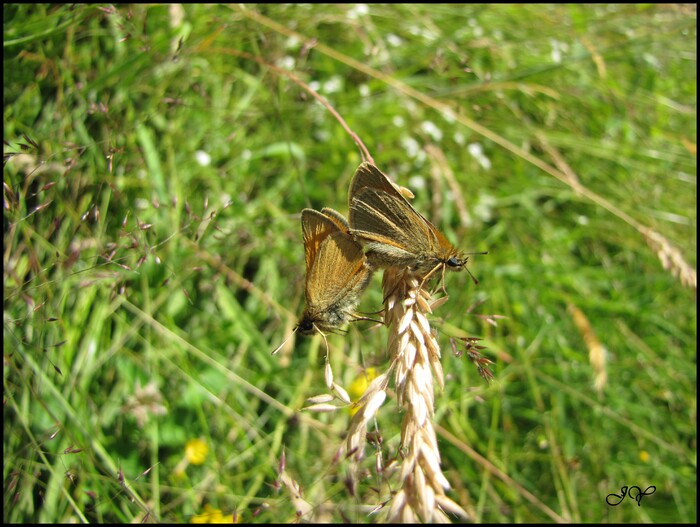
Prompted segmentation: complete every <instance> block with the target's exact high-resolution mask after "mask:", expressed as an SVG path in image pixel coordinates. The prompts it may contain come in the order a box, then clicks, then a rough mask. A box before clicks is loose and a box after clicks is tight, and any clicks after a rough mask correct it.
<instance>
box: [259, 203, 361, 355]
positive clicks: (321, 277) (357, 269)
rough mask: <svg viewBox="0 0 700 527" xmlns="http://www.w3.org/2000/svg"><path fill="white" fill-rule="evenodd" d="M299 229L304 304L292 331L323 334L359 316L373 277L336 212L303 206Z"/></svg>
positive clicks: (304, 333) (342, 220)
mask: <svg viewBox="0 0 700 527" xmlns="http://www.w3.org/2000/svg"><path fill="white" fill-rule="evenodd" d="M301 229H302V232H303V235H304V251H305V253H306V289H305V295H306V307H305V308H304V312H303V313H302V315H301V318H300V319H299V322H298V323H297V325H296V327H295V328H294V331H295V332H297V331H298V332H299V333H301V334H302V335H311V334H313V333H316V332H318V333H321V334H322V335H323V332H324V331H334V330H336V329H338V328H339V327H340V326H342V325H343V324H345V323H346V322H349V321H350V320H351V319H352V318H361V317H357V316H356V315H355V309H356V308H357V305H358V304H359V302H360V296H361V295H362V293H363V291H364V290H365V289H366V288H367V285H368V284H369V280H370V278H371V277H372V268H371V267H370V265H369V263H368V262H367V259H366V258H365V255H364V252H363V250H362V246H361V245H360V244H359V243H357V242H356V241H355V240H353V239H352V236H350V234H349V233H348V229H349V226H348V222H347V220H346V219H345V218H344V217H343V215H342V214H340V213H339V212H336V211H335V210H333V209H329V208H324V209H323V210H322V211H321V212H318V211H316V210H313V209H304V210H303V211H302V212H301ZM285 343H286V340H285V342H283V343H282V344H281V345H280V346H279V347H278V348H277V349H276V350H275V351H273V352H272V353H273V354H274V353H276V352H277V351H279V350H280V349H281V348H282V346H283V345H284V344H285Z"/></svg>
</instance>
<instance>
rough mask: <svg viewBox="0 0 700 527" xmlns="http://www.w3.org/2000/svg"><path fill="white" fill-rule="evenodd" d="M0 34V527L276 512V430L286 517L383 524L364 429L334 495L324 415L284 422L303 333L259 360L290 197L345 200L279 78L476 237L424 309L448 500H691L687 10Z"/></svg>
mask: <svg viewBox="0 0 700 527" xmlns="http://www.w3.org/2000/svg"><path fill="white" fill-rule="evenodd" d="M3 29H4V43H3V46H4V75H3V77H4V140H5V146H4V152H5V164H4V170H3V183H4V187H3V194H4V209H3V219H4V251H3V252H4V270H3V286H4V294H3V296H4V320H3V328H4V330H3V343H4V350H5V351H4V368H3V383H4V397H3V403H4V430H3V455H4V463H3V467H4V508H3V510H4V512H3V517H4V521H6V522H71V521H95V522H133V521H164V522H188V521H211V520H212V519H213V518H219V517H227V518H228V519H229V520H230V519H231V515H232V514H235V518H236V519H238V520H242V521H246V522H260V523H267V522H278V521H283V522H284V521H294V520H295V519H296V514H295V511H296V505H295V504H294V503H293V502H292V500H291V499H290V496H289V493H288V492H285V490H284V489H282V490H280V489H278V488H277V487H278V484H277V483H276V482H277V481H278V474H277V470H278V466H279V463H280V460H281V459H282V457H283V453H284V458H285V460H286V471H287V473H288V474H289V475H290V476H291V477H292V478H293V479H295V480H296V481H297V482H298V483H299V484H300V485H301V487H302V488H303V496H304V500H306V502H308V504H309V505H310V506H311V507H312V508H313V513H314V514H315V516H314V518H315V519H316V520H325V521H343V520H349V521H354V522H373V521H378V520H379V519H381V514H380V515H370V514H369V512H368V511H369V510H371V509H372V508H374V507H375V506H376V505H378V504H380V503H382V502H384V501H386V500H388V499H389V498H390V490H391V483H392V480H391V478H388V477H387V479H384V478H383V476H382V475H380V474H377V473H376V471H375V470H374V458H375V455H374V454H375V452H374V450H372V447H368V449H369V450H368V457H367V466H366V467H365V469H366V470H367V473H366V477H365V478H363V479H361V480H360V481H359V484H358V486H357V488H356V489H355V492H354V493H353V494H351V493H349V492H348V490H347V489H346V486H345V480H346V476H347V470H348V467H347V463H346V462H345V461H343V460H340V461H338V460H334V455H335V453H336V451H337V448H338V447H339V445H340V444H341V442H342V437H343V434H344V431H345V430H346V428H347V423H348V420H349V414H348V412H347V411H345V410H342V411H339V412H336V413H334V414H328V415H326V414H323V415H319V414H312V413H308V412H300V409H301V408H302V407H303V406H304V405H305V404H306V403H305V399H306V398H307V397H309V396H313V395H317V394H319V393H324V392H325V391H326V390H327V389H326V387H325V382H324V377H323V361H324V356H325V347H324V346H323V344H322V340H321V339H320V338H319V337H315V338H312V339H301V338H298V339H295V340H294V341H290V345H289V346H287V347H285V349H284V350H283V352H282V353H281V354H280V355H276V356H271V355H270V352H271V351H272V350H273V349H274V348H275V347H276V346H277V345H278V344H280V342H282V340H283V339H284V338H285V337H287V336H288V335H289V334H290V332H291V330H292V328H293V327H294V324H295V322H296V319H297V317H298V315H299V314H300V313H301V310H302V309H303V298H304V296H303V287H304V255H303V245H302V241H301V229H300V225H299V214H300V212H301V210H302V208H304V207H313V208H316V209H320V208H322V207H324V206H325V207H332V208H335V209H337V210H339V211H341V212H342V213H344V214H345V213H347V188H348V184H349V182H350V178H351V177H352V175H353V173H354V170H355V168H356V167H357V165H358V164H359V163H360V161H361V158H360V154H359V150H358V148H357V146H356V145H355V143H354V142H353V139H352V138H351V137H350V136H349V135H348V134H347V133H346V131H345V130H344V129H343V127H342V126H341V125H340V123H339V122H338V120H337V119H336V118H335V117H334V116H333V115H332V114H331V112H329V111H328V109H327V108H325V107H324V106H322V105H321V104H319V102H318V101H317V100H316V99H314V98H313V97H312V96H311V94H310V92H309V90H306V89H304V88H302V86H301V85H300V82H303V83H306V85H308V87H309V88H310V90H313V91H315V92H317V93H319V94H320V95H322V96H323V97H324V98H325V99H327V100H328V102H329V103H330V105H332V107H333V108H334V109H335V111H337V113H338V114H339V115H340V116H342V118H343V119H344V120H345V121H346V122H347V124H348V126H349V127H350V128H351V129H352V131H353V132H355V133H356V134H357V135H358V137H359V138H361V140H362V141H363V142H364V144H365V145H366V146H367V148H368V149H369V151H370V152H371V154H372V156H373V157H374V160H375V162H376V164H377V165H378V166H379V167H380V168H381V169H382V170H383V171H384V172H386V173H388V174H389V175H391V176H392V177H393V178H394V179H395V180H396V181H397V182H398V183H399V184H401V185H404V186H407V187H409V188H411V189H412V190H413V192H414V193H415V195H416V198H415V200H414V204H415V206H416V208H417V209H418V210H419V211H421V212H422V213H423V214H424V215H425V216H426V217H428V218H429V219H430V220H431V221H432V222H433V223H435V224H436V225H437V226H438V227H439V228H440V229H441V230H442V231H443V232H444V233H445V235H446V236H447V237H448V238H449V239H450V240H451V241H452V242H453V243H454V244H455V245H456V246H458V247H459V248H461V249H462V250H464V251H489V254H488V255H486V256H474V257H472V258H471V259H470V269H471V270H472V271H473V272H474V274H475V275H476V276H477V277H478V278H479V281H480V283H479V284H478V285H474V284H473V283H472V282H471V280H470V279H469V276H468V275H467V274H466V273H460V274H448V276H447V283H446V287H447V290H448V291H449V294H450V298H449V301H448V302H447V303H446V304H445V305H443V306H442V307H440V308H439V309H437V310H436V312H435V314H434V317H433V322H434V327H436V328H437V329H438V330H439V331H440V341H441V344H442V351H443V366H444V370H445V373H446V376H447V381H446V387H445V390H444V391H442V392H438V393H437V395H436V423H437V424H438V425H439V428H438V439H439V442H440V448H441V454H442V464H443V470H444V471H445V474H446V476H447V478H448V479H449V481H450V482H451V484H452V486H453V489H452V490H451V491H450V493H449V496H450V497H451V498H452V499H453V500H454V501H456V502H457V503H459V504H460V505H462V506H463V507H464V508H465V509H466V510H467V511H469V512H470V514H471V515H472V516H473V519H474V520H475V521H478V522H556V521H575V522H673V523H677V522H691V523H694V522H695V521H696V519H697V515H696V458H697V455H696V445H697V443H696V390H697V388H696V352H695V350H696V284H695V282H694V281H695V268H696V248H697V245H696V235H697V233H696V223H697V215H696V212H697V203H696V196H697V194H696V133H697V131H696V119H697V113H696V74H697V68H696V40H697V31H696V11H695V6H690V5H587V6H581V5H538V6H527V5H499V6H496V5H461V6H458V5H432V4H431V5H421V4H416V5H365V4H345V5H235V6H215V5H209V6H205V5H119V6H114V7H113V6H109V5H104V6H97V5H93V6H86V5H78V4H74V5H17V4H5V5H4V6H3ZM285 72H287V73H286V74H285ZM379 285H380V275H377V276H375V278H374V281H373V286H372V287H371V288H370V290H369V291H368V292H367V294H366V295H365V298H364V299H363V302H362V304H361V307H362V309H363V310H364V311H367V312H370V311H376V310H377V309H379V307H380V305H381V301H382V294H381V290H380V287H379ZM451 336H473V337H480V338H483V340H482V341H481V343H482V344H483V345H485V346H486V348H487V349H486V350H484V351H483V353H484V355H485V356H487V357H489V358H490V359H492V360H493V361H494V363H495V364H494V365H493V371H494V374H495V380H494V382H491V383H490V384H486V383H485V382H484V381H483V380H482V379H481V378H480V377H479V375H478V373H477V370H476V368H475V367H474V365H473V364H471V363H470V362H469V360H468V359H467V358H466V356H464V355H463V356H459V354H455V353H453V350H452V347H451V344H450V337H451ZM385 338H386V334H385V331H384V330H383V328H371V324H368V323H367V322H359V323H356V324H351V325H350V327H349V328H348V331H347V334H346V335H332V336H330V337H329V345H330V348H331V361H332V363H333V369H334V372H335V374H336V377H337V378H336V381H337V382H339V383H340V384H341V385H344V386H346V387H347V386H349V385H350V384H351V383H352V382H353V381H354V380H356V379H358V378H361V377H362V372H363V371H364V368H367V367H375V368H377V369H378V370H379V371H383V368H386V366H387V361H386V356H385V353H384V350H385ZM292 344H293V345H292ZM603 358H604V359H605V360H604V361H603ZM400 418H401V415H400V412H399V409H398V407H397V405H396V401H395V400H393V399H389V400H388V401H387V402H386V403H385V404H384V407H383V408H382V409H381V410H380V412H379V414H378V419H377V423H376V426H377V428H378V430H379V431H380V432H381V434H382V437H383V443H382V445H381V447H378V448H380V449H381V453H382V456H383V459H384V460H385V462H388V461H389V460H391V459H395V458H396V457H397V456H398V455H399V453H398V446H399V445H398V439H399V425H400ZM193 440H199V442H198V443H192V441H193ZM188 445H189V449H188V448H186V447H187V446H188ZM193 445H197V446H198V448H199V450H198V452H199V453H200V454H201V456H200V459H197V456H194V457H193V456H191V455H189V454H188V452H191V449H192V446H193ZM204 454H206V455H204ZM650 485H653V486H655V487H656V492H655V493H654V494H653V495H649V496H645V497H644V499H643V500H642V501H641V503H640V504H639V505H638V504H637V502H636V501H635V500H634V499H630V498H629V497H628V498H627V499H626V500H624V501H623V502H622V503H620V504H619V505H617V506H610V505H608V504H607V503H606V497H607V496H608V495H609V494H611V493H617V494H619V493H620V488H621V487H623V486H629V487H632V486H638V487H640V488H641V489H642V490H644V489H646V488H647V487H649V486H650ZM211 511H216V512H215V513H212V514H210V515H209V516H207V515H206V513H207V512H211ZM217 514H218V516H217ZM227 515H228V516H227Z"/></svg>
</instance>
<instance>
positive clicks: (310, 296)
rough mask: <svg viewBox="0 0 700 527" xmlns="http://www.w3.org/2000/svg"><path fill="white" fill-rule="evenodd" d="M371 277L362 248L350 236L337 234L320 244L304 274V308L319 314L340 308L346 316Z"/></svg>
mask: <svg viewBox="0 0 700 527" xmlns="http://www.w3.org/2000/svg"><path fill="white" fill-rule="evenodd" d="M370 276H371V271H370V270H369V268H368V267H367V266H366V265H365V255H364V252H363V250H362V246H361V245H360V244H359V243H357V242H355V241H354V240H353V239H352V238H351V237H350V235H349V234H347V233H345V232H342V231H336V232H334V233H332V234H330V235H329V236H328V237H327V238H326V239H325V240H324V241H323V242H322V243H321V246H320V249H319V251H318V254H317V255H316V260H315V261H314V264H313V266H312V268H311V270H310V271H309V272H308V273H307V277H306V302H307V305H308V306H312V307H313V308H314V310H315V311H316V312H321V313H322V312H323V311H325V310H327V309H328V308H331V307H334V306H339V305H340V306H342V308H340V310H341V311H344V312H348V313H349V312H351V311H352V310H354V309H355V307H356V306H357V304H358V303H359V300H360V294H361V293H362V291H363V290H364V288H365V287H366V286H367V284H368V283H369V278H370Z"/></svg>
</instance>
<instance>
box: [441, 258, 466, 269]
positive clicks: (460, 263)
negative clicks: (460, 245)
mask: <svg viewBox="0 0 700 527" xmlns="http://www.w3.org/2000/svg"><path fill="white" fill-rule="evenodd" d="M445 263H446V264H447V265H449V266H450V267H462V266H463V265H464V262H463V261H462V260H460V259H459V258H457V257H455V256H453V257H452V258H450V259H449V260H447V262H445Z"/></svg>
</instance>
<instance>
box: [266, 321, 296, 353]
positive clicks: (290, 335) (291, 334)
mask: <svg viewBox="0 0 700 527" xmlns="http://www.w3.org/2000/svg"><path fill="white" fill-rule="evenodd" d="M297 329H299V326H297V327H295V328H294V331H292V332H291V333H290V334H289V336H288V337H287V338H286V339H284V341H283V342H282V344H280V345H279V346H277V347H276V348H275V349H274V350H272V353H270V355H274V354H275V353H278V352H279V350H281V349H282V348H283V347H284V345H285V344H286V343H287V341H288V340H289V339H291V338H292V337H293V336H294V334H295V333H296V332H297Z"/></svg>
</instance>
